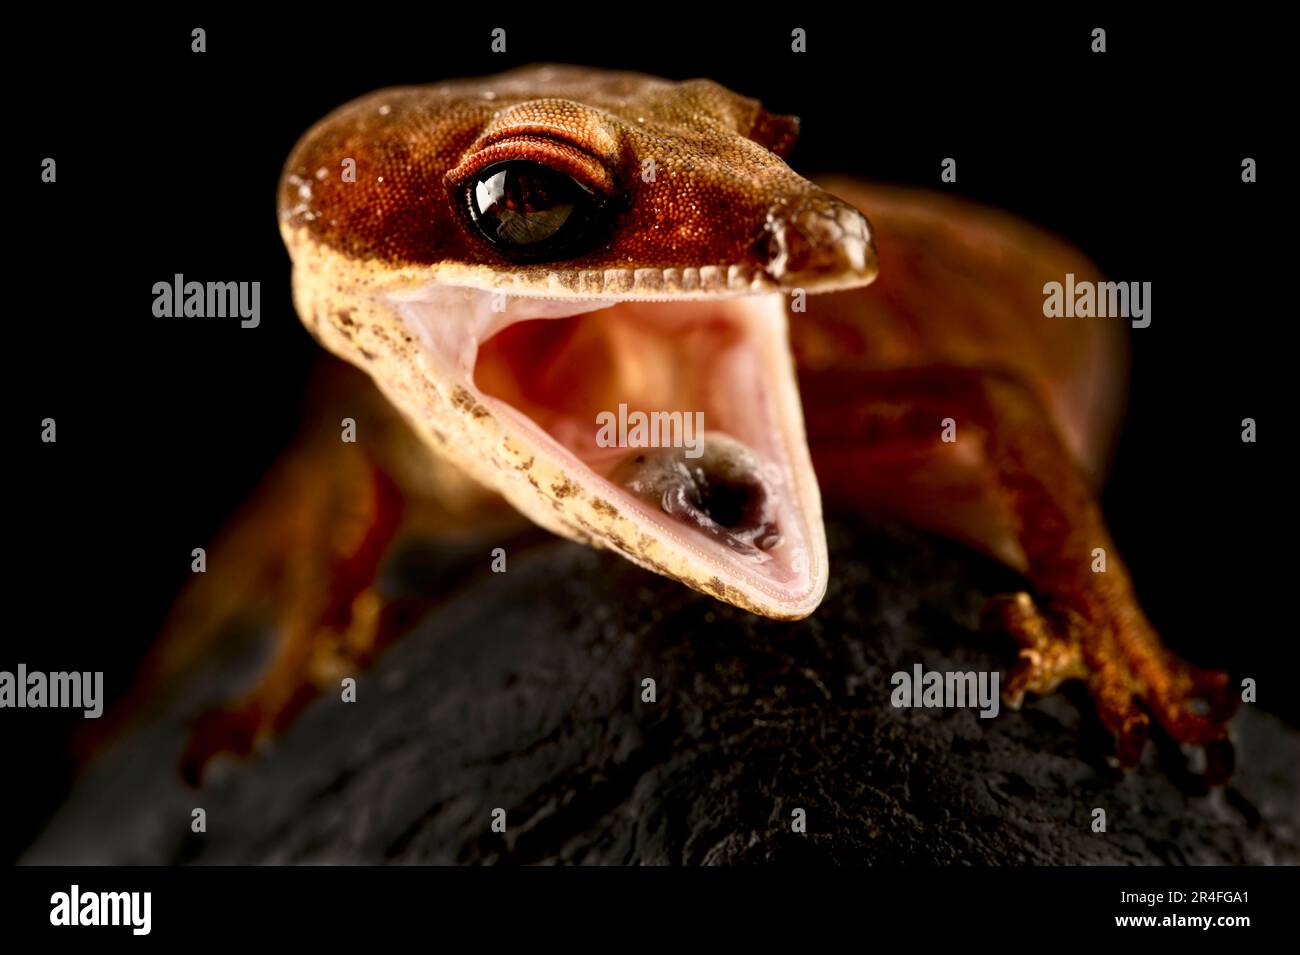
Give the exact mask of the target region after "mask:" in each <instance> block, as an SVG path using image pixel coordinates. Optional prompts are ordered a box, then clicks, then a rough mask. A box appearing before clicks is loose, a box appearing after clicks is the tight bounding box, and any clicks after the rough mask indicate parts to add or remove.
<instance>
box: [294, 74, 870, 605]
mask: <svg viewBox="0 0 1300 955" xmlns="http://www.w3.org/2000/svg"><path fill="white" fill-rule="evenodd" d="M796 132H797V122H796V121H795V120H794V119H792V118H789V117H782V116H777V115H774V114H771V113H768V112H766V111H765V110H763V109H762V108H761V106H760V105H759V104H758V103H757V102H755V101H754V100H751V99H747V98H745V97H742V96H739V95H736V94H734V93H731V92H730V91H728V90H726V89H724V88H723V87H720V86H718V85H717V84H715V83H712V82H709V81H706V80H690V81H686V82H680V83H677V82H669V81H666V80H660V79H656V78H653V77H647V76H642V75H639V74H630V73H608V72H603V71H595V70H588V69H582V68H567V67H549V66H545V67H531V68H527V69H523V70H516V71H513V72H511V73H506V74H503V75H500V76H496V77H488V78H482V79H477V80H468V81H458V82H451V83H444V84H439V85H435V86H428V87H409V88H400V89H391V90H383V91H380V92H378V93H374V94H371V95H369V96H366V97H363V98H361V99H359V100H356V101H354V102H352V103H349V104H347V105H346V106H344V107H342V108H341V109H339V110H337V111H335V112H334V113H332V114H331V115H330V116H328V117H326V118H325V119H324V120H322V121H321V122H320V123H318V124H317V125H316V126H315V127H313V128H312V129H311V130H310V131H309V132H308V133H307V134H306V135H305V136H304V137H303V139H302V140H301V141H300V142H299V144H298V146H297V147H296V148H295V150H294V151H293V153H292V154H291V156H290V158H289V161H288V163H287V165H286V167H285V171H284V175H283V177H282V180H281V184H280V193H279V214H280V225H281V232H282V235H283V236H284V239H285V242H286V244H287V246H288V248H289V251H290V254H291V255H292V257H293V260H294V293H295V302H296V304H297V307H298V311H299V314H300V316H301V317H302V319H303V321H304V322H305V323H306V324H307V325H308V327H309V328H310V329H311V330H312V331H313V333H314V334H315V335H316V336H317V337H318V338H319V339H320V340H321V341H322V342H323V343H324V344H325V345H326V346H327V347H329V348H330V349H331V350H333V351H335V352H337V353H339V354H340V355H342V356H343V357H345V358H347V359H349V360H351V361H353V362H354V363H356V364H358V365H360V366H361V367H363V368H365V369H366V370H367V371H369V372H370V374H371V375H372V377H374V379H375V381H376V383H377V384H378V385H379V386H380V388H381V389H382V390H383V391H384V392H385V394H387V395H388V397H389V398H390V400H392V401H393V402H394V403H395V404H396V405H397V406H398V407H399V408H400V409H401V410H402V411H403V412H404V414H405V415H406V417H407V418H408V420H409V421H410V422H411V423H412V424H413V426H414V427H415V428H416V430H417V431H418V432H419V433H420V434H421V435H422V436H423V437H424V438H426V440H428V441H429V442H430V443H431V444H432V445H433V446H434V447H435V449H436V450H438V451H439V452H440V453H442V454H444V455H445V456H447V457H449V458H450V459H451V460H453V461H455V462H457V463H459V464H460V465H461V466H462V467H464V468H465V469H466V470H468V471H470V472H471V473H472V474H473V475H475V476H476V477H478V478H479V479H481V480H483V481H484V482H485V483H488V484H489V485H491V486H492V487H494V488H496V489H497V490H498V491H500V492H501V493H503V494H504V495H505V496H506V497H507V498H508V499H509V500H510V501H511V502H512V503H513V504H514V505H515V506H516V507H518V508H519V509H520V510H522V511H523V512H524V513H525V514H527V515H528V516H529V517H531V518H532V519H534V520H535V521H537V522H538V523H540V524H542V525H544V526H546V527H549V528H551V529H552V530H555V531H557V532H559V533H562V534H565V535H566V536H569V537H572V538H574V539H578V540H582V541H586V542H589V543H593V544H596V545H601V546H607V547H611V548H614V549H616V550H618V551H620V552H621V553H623V554H624V555H626V556H627V557H629V558H630V559H632V560H634V561H636V562H637V563H639V564H641V565H643V566H646V567H648V568H651V569H653V570H656V571H658V572H660V573H663V574H666V575H668V576H671V577H674V578H677V579H679V580H681V581H682V582H684V583H687V584H689V585H691V586H693V587H696V588H697V589H700V590H703V591H705V592H707V593H711V594H713V595H714V596H716V597H718V598H720V599H723V600H726V601H728V602H730V603H733V604H736V605H738V606H741V607H745V608H746V609H749V610H752V611H754V612H757V613H762V614H765V615H768V616H773V617H781V618H796V617H801V616H804V615H806V614H808V613H810V612H811V611H812V610H813V609H814V608H815V607H816V606H817V604H818V603H819V602H820V600H821V597H822V595H823V593H824V591H825V586H826V575H827V568H826V546H825V536H824V531H823V528H822V519H821V505H820V499H819V495H818V491H817V484H816V480H815V478H814V476H813V473H812V468H811V464H810V460H809V455H808V449H807V446H806V439H805V435H804V428H803V420H802V415H801V410H800V405H799V399H798V392H797V389H796V386H795V381H794V373H793V360H792V356H791V353H790V349H789V344H788V336H787V326H786V311H787V303H788V301H789V300H790V298H791V296H798V297H800V298H801V297H802V295H803V294H812V293H817V292H821V291H829V290H838V289H844V288H851V287H855V286H860V285H864V284H867V283H868V282H870V281H871V280H872V279H873V278H874V277H875V271H876V259H875V252H874V248H873V245H872V239H871V232H870V227H869V225H868V224H867V221H866V220H865V219H864V218H863V217H862V215H861V214H860V213H859V212H858V211H857V210H855V209H853V208H852V207H850V206H848V205H847V204H845V203H843V202H841V201H839V200H838V199H835V198H834V197H832V196H830V195H828V194H827V193H825V192H823V191H822V190H820V189H819V188H817V187H816V186H815V185H813V184H812V183H810V182H808V181H807V180H805V179H803V178H802V177H800V176H798V175H797V174H795V173H794V172H793V171H792V170H791V169H790V167H789V166H788V165H786V163H785V161H784V159H783V158H782V157H783V156H784V155H785V154H786V153H787V151H788V150H789V148H790V147H791V145H792V144H793V141H794V137H795V135H796ZM796 318H797V315H796Z"/></svg>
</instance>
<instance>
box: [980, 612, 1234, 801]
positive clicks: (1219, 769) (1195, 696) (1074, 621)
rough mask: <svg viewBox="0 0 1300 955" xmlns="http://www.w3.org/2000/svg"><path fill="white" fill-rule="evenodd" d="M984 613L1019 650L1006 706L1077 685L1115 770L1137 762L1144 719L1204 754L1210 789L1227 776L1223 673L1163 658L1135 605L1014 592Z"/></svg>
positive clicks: (1227, 696)
mask: <svg viewBox="0 0 1300 955" xmlns="http://www.w3.org/2000/svg"><path fill="white" fill-rule="evenodd" d="M985 615H986V619H987V620H988V621H989V622H991V623H994V624H995V625H996V626H997V627H998V629H1001V630H1002V631H1004V632H1006V633H1009V634H1010V635H1011V636H1012V637H1013V638H1014V639H1015V641H1016V643H1018V644H1019V645H1020V654H1019V660H1018V661H1017V663H1016V665H1015V666H1014V667H1013V668H1012V670H1011V672H1010V673H1009V674H1008V675H1007V681H1006V684H1005V686H1004V688H1003V694H1002V695H1003V699H1004V701H1005V702H1006V704H1007V705H1008V706H1010V707H1012V708H1013V709H1018V708H1019V707H1020V705H1021V703H1022V702H1023V700H1024V697H1025V694H1026V693H1033V694H1036V695H1039V696H1043V695H1046V694H1048V693H1052V692H1053V691H1055V690H1056V688H1057V687H1058V686H1060V685H1061V684H1062V683H1064V682H1065V681H1067V680H1082V681H1083V682H1084V683H1085V684H1086V685H1087V687H1088V692H1089V694H1090V695H1091V697H1092V700H1093V703H1094V705H1095V706H1096V709H1097V715H1098V716H1099V718H1100V719H1101V722H1102V725H1103V726H1105V728H1106V730H1107V731H1108V732H1109V733H1110V734H1111V736H1112V737H1113V738H1114V740H1115V757H1116V760H1117V762H1118V763H1119V764H1120V766H1122V767H1123V768H1125V769H1131V768H1132V767H1134V766H1136V765H1137V763H1138V762H1139V760H1140V759H1141V758H1142V753H1143V750H1144V749H1145V748H1146V742H1147V735H1148V730H1149V728H1150V716H1154V717H1155V719H1156V721H1157V722H1158V723H1159V724H1160V726H1161V728H1162V729H1163V730H1164V731H1165V733H1166V734H1168V736H1169V737H1170V738H1171V739H1173V740H1174V741H1175V742H1177V743H1179V744H1184V745H1190V746H1198V747H1201V748H1202V749H1203V750H1204V752H1205V776H1206V779H1207V780H1208V781H1209V782H1210V783H1220V782H1223V781H1225V780H1226V779H1227V778H1228V776H1229V775H1231V773H1232V767H1233V749H1232V743H1231V741H1230V740H1229V738H1228V732H1227V728H1226V726H1225V723H1226V721H1227V720H1228V719H1229V718H1230V717H1231V716H1232V714H1233V712H1234V711H1235V709H1236V703H1237V699H1236V696H1235V694H1234V693H1233V692H1232V690H1231V687H1230V685H1229V681H1228V675H1227V674H1226V673H1223V672H1220V671H1215V670H1202V669H1199V668H1197V667H1193V666H1190V665H1189V664H1187V663H1185V662H1184V661H1182V660H1181V659H1179V658H1178V657H1177V656H1175V655H1174V654H1172V653H1170V652H1169V651H1168V650H1166V649H1165V648H1164V647H1163V646H1162V645H1161V643H1160V641H1159V638H1157V637H1156V635H1155V633H1154V631H1152V629H1151V627H1150V625H1149V624H1148V623H1147V622H1146V620H1145V618H1143V617H1142V615H1141V613H1140V611H1138V610H1137V609H1136V607H1133V606H1124V607H1121V608H1120V609H1118V610H1116V611H1114V612H1110V613H1107V612H1104V611H1100V610H1099V609H1098V608H1085V610H1084V612H1081V611H1080V610H1078V609H1075V608H1073V607H1071V606H1068V605H1064V604H1047V605H1046V606H1044V607H1040V606H1039V604H1038V603H1037V602H1035V600H1034V598H1033V597H1031V596H1030V595H1029V594H1028V593H1025V592H1023V591H1022V592H1020V593H1016V594H1010V595H1004V596H1001V597H995V598H993V599H992V600H990V601H989V605H988V607H987V608H986V610H985ZM1148 714H1150V716H1149V715H1148Z"/></svg>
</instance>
